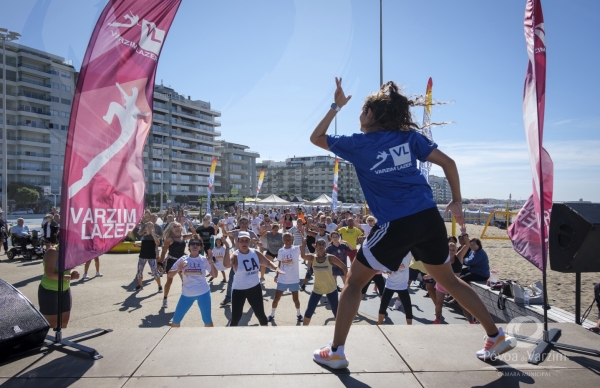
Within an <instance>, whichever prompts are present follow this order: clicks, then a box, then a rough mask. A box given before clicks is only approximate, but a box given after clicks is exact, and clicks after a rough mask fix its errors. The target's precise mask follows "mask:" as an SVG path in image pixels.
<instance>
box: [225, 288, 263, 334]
mask: <svg viewBox="0 0 600 388" xmlns="http://www.w3.org/2000/svg"><path fill="white" fill-rule="evenodd" d="M246 299H248V303H250V307H252V311H254V316H256V318H257V319H258V322H259V323H260V325H261V326H265V325H266V324H267V322H268V321H267V316H266V315H265V305H264V304H263V298H262V287H261V286H260V284H257V285H256V286H254V287H251V288H248V289H245V290H233V293H232V294H231V323H230V324H229V326H237V325H238V323H239V322H240V319H242V314H243V312H244V304H245V303H246Z"/></svg>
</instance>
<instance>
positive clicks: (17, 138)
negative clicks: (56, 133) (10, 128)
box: [7, 135, 50, 144]
mask: <svg viewBox="0 0 600 388" xmlns="http://www.w3.org/2000/svg"><path fill="white" fill-rule="evenodd" d="M7 138H8V140H13V141H30V142H34V143H44V144H50V140H46V139H41V138H35V137H29V136H10V135H9V136H7Z"/></svg>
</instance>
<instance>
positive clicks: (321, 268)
mask: <svg viewBox="0 0 600 388" xmlns="http://www.w3.org/2000/svg"><path fill="white" fill-rule="evenodd" d="M329 256H333V255H326V258H325V261H323V262H322V263H319V262H318V261H317V255H316V254H315V255H314V259H313V262H312V268H313V271H314V274H315V282H314V285H313V292H314V293H315V294H321V295H327V294H330V293H332V292H334V291H336V290H337V284H336V283H335V278H334V277H333V274H332V273H331V263H330V262H329Z"/></svg>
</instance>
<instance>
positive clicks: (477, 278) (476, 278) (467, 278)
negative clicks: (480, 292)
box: [460, 272, 488, 285]
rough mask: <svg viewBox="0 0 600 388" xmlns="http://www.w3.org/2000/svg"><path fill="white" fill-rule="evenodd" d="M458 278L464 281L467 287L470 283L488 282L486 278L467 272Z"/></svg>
mask: <svg viewBox="0 0 600 388" xmlns="http://www.w3.org/2000/svg"><path fill="white" fill-rule="evenodd" d="M460 278H461V279H462V280H464V281H465V283H467V284H468V285H471V284H470V282H481V281H486V280H488V277H487V276H481V275H477V274H475V273H471V272H467V273H465V274H464V275H460Z"/></svg>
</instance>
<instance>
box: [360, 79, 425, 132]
mask: <svg viewBox="0 0 600 388" xmlns="http://www.w3.org/2000/svg"><path fill="white" fill-rule="evenodd" d="M414 104H415V103H414V101H412V100H409V99H408V98H407V97H406V96H405V95H403V94H401V93H400V92H399V88H398V85H396V83H395V82H394V81H388V82H386V83H385V84H383V85H381V89H380V90H379V92H377V93H374V94H370V95H368V96H367V98H365V103H364V105H363V108H362V111H363V114H364V115H365V116H366V115H367V113H368V111H369V109H371V111H372V112H373V121H374V122H375V126H376V127H378V128H380V129H381V130H384V131H392V130H396V131H411V130H418V129H419V126H418V125H417V124H416V123H414V122H413V121H412V117H411V114H410V107H411V106H413V105H414Z"/></svg>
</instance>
